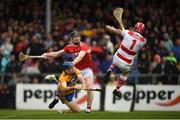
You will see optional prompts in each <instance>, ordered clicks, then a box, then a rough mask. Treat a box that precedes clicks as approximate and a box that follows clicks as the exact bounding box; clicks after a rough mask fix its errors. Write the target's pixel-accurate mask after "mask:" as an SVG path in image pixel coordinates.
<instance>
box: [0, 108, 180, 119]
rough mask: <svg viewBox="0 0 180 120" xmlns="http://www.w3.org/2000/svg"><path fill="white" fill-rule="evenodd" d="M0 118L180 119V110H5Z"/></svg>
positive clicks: (0, 110) (0, 112) (1, 110)
mask: <svg viewBox="0 0 180 120" xmlns="http://www.w3.org/2000/svg"><path fill="white" fill-rule="evenodd" d="M0 119H180V112H144V111H143V112H127V113H126V112H100V111H93V112H91V113H85V112H81V113H76V114H75V113H65V114H62V113H59V112H56V111H45V110H8V109H6V110H3V109H0Z"/></svg>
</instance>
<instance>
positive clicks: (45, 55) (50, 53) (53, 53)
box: [41, 49, 65, 58]
mask: <svg viewBox="0 0 180 120" xmlns="http://www.w3.org/2000/svg"><path fill="white" fill-rule="evenodd" d="M64 53H65V51H64V49H62V50H59V51H56V52H49V53H44V54H42V55H41V56H44V57H45V58H57V57H59V56H61V55H63V54H64Z"/></svg>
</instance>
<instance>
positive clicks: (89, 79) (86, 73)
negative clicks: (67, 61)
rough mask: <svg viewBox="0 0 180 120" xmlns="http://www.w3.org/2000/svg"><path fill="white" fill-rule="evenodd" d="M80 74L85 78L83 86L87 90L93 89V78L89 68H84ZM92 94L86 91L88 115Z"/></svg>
mask: <svg viewBox="0 0 180 120" xmlns="http://www.w3.org/2000/svg"><path fill="white" fill-rule="evenodd" d="M81 74H82V75H83V76H84V78H85V84H86V86H87V88H88V89H91V88H93V83H94V77H93V72H92V69H91V68H86V69H83V70H81ZM93 98H94V94H93V91H87V108H86V112H87V113H89V112H91V106H92V102H93Z"/></svg>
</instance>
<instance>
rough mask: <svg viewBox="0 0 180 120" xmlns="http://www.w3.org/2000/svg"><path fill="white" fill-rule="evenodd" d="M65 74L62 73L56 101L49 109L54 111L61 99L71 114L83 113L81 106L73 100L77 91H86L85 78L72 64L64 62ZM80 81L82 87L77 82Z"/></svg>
mask: <svg viewBox="0 0 180 120" xmlns="http://www.w3.org/2000/svg"><path fill="white" fill-rule="evenodd" d="M62 67H63V72H62V73H61V75H60V77H59V81H58V85H57V90H56V96H55V99H54V100H53V101H52V102H51V103H50V104H49V108H50V109H52V108H53V107H54V106H55V105H56V104H57V103H58V102H59V99H60V100H61V101H62V103H64V104H66V105H67V106H68V107H69V108H70V110H69V111H71V112H75V113H77V112H81V110H80V108H79V106H78V105H77V104H76V103H75V102H74V101H73V100H72V99H73V96H74V90H75V89H86V86H85V81H84V78H83V76H82V75H81V74H80V70H78V69H77V68H75V67H74V66H73V64H72V62H64V64H63V66H62ZM78 80H80V82H81V83H82V85H77V81H78Z"/></svg>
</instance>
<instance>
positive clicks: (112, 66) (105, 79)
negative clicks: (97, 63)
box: [103, 63, 115, 82]
mask: <svg viewBox="0 0 180 120" xmlns="http://www.w3.org/2000/svg"><path fill="white" fill-rule="evenodd" d="M114 67H115V65H114V64H113V63H112V64H111V65H110V67H109V69H108V70H107V71H106V73H105V76H104V77H103V80H104V81H106V82H107V81H109V77H110V75H111V73H112V69H114Z"/></svg>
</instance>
